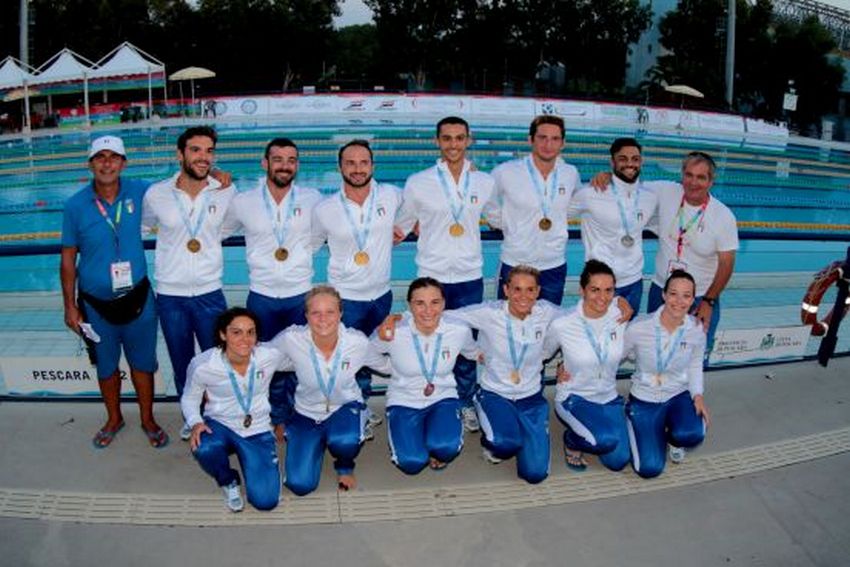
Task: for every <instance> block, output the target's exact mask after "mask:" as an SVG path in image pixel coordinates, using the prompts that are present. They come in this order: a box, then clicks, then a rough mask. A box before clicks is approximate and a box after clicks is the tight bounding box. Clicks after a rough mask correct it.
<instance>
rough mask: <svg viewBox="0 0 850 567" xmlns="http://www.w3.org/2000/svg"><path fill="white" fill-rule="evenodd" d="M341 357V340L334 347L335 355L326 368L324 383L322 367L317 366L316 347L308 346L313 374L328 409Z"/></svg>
mask: <svg viewBox="0 0 850 567" xmlns="http://www.w3.org/2000/svg"><path fill="white" fill-rule="evenodd" d="M341 357H342V339H340V340H339V342H338V343H337V345H336V353H335V354H334V358H333V361H332V362H331V365H330V366H329V367H328V381H327V382H325V378H324V375H323V374H322V367H321V366H320V365H319V356H318V355H317V354H316V347H315V346H313V344H312V343H311V344H310V358H311V359H312V361H313V372H315V373H316V381H317V382H318V383H319V389H320V390H321V391H322V394H324V396H325V400H327V403H326V404H325V406H326V407H327V408H330V403H331V394H332V393H333V391H334V386H336V377H337V375H338V374H339V361H340V358H341Z"/></svg>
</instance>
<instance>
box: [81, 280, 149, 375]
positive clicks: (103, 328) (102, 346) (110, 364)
mask: <svg viewBox="0 0 850 567" xmlns="http://www.w3.org/2000/svg"><path fill="white" fill-rule="evenodd" d="M80 307H81V308H82V310H83V312H84V319H85V320H86V321H87V322H88V323H90V324H91V326H92V327H94V330H95V332H96V333H97V334H98V335H100V342H99V343H94V354H95V357H96V359H97V361H96V366H97V378H98V380H106V379H107V378H109V377H111V376H112V375H113V374H115V371H116V370H118V361H119V360H120V358H121V347H122V346H123V347H124V357H125V358H126V359H127V364H129V365H130V368H131V369H133V370H139V371H142V372H151V373H153V372H156V369H157V362H156V326H157V318H156V301H154V297H153V291H151V292H149V295H148V300H147V302H146V303H145V308H144V309H143V310H142V313H141V315H139V316H138V317H137V318H136V319H134V320H133V321H131V322H129V323H127V324H126V325H113V324H112V323H109V322H107V321H106V320H105V319H104V318H103V317H101V316H100V314H98V312H97V311H96V310H95V309H94V307H92V306H91V305H89V304H88V303H86V302H85V301H83V300H81V301H80ZM89 344H91V343H89Z"/></svg>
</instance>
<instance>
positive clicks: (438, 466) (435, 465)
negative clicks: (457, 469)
mask: <svg viewBox="0 0 850 567" xmlns="http://www.w3.org/2000/svg"><path fill="white" fill-rule="evenodd" d="M447 466H449V464H448V463H444V462H443V461H438V460H437V459H435V458H434V457H431V458H430V459H428V467H430V469H431V470H432V471H437V472H440V471H441V470H444V469H445V468H446V467H447Z"/></svg>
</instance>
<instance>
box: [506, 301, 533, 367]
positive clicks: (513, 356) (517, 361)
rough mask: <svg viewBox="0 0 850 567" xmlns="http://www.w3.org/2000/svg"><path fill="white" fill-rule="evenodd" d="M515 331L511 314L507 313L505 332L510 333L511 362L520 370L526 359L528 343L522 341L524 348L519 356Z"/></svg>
mask: <svg viewBox="0 0 850 567" xmlns="http://www.w3.org/2000/svg"><path fill="white" fill-rule="evenodd" d="M513 331H514V328H513V325H512V324H511V316H510V315H508V314H507V313H505V332H506V333H507V334H508V350H509V351H510V354H511V364H512V365H513V367H514V370H516V371H517V372H519V369H520V368H521V367H522V363H523V361H524V360H525V354H526V353H527V352H528V343H522V350H521V351H520V353H519V356H517V353H516V344H515V343H514V332H513Z"/></svg>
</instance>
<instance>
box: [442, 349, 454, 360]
mask: <svg viewBox="0 0 850 567" xmlns="http://www.w3.org/2000/svg"><path fill="white" fill-rule="evenodd" d="M440 356H441V357H442V359H443V360H448V359H449V358H451V356H452V353H451V351H450V350H449V349H447V348H444V349H443V352H441V353H440Z"/></svg>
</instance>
